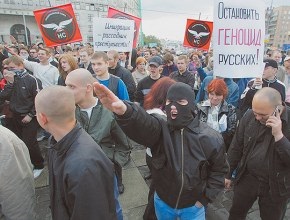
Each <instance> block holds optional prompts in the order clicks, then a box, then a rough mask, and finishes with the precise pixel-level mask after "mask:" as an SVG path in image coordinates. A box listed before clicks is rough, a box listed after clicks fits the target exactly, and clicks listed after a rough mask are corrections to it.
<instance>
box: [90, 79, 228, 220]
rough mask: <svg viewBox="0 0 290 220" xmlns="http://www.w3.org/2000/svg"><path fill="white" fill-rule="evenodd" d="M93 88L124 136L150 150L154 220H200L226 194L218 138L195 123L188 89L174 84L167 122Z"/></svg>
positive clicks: (219, 140)
mask: <svg viewBox="0 0 290 220" xmlns="http://www.w3.org/2000/svg"><path fill="white" fill-rule="evenodd" d="M94 87H95V92H96V95H97V96H98V98H99V100H100V101H101V102H102V103H103V105H104V106H105V107H106V108H108V109H109V110H111V111H113V112H114V113H115V115H116V118H117V122H118V124H119V125H120V127H121V128H122V129H123V131H124V132H125V133H126V134H127V135H128V136H129V137H130V138H131V139H133V140H134V141H136V142H137V143H140V144H142V145H144V146H150V148H151V152H152V155H153V157H152V164H153V169H152V178H153V181H154V184H155V187H156V192H155V194H154V206H155V212H156V216H157V218H158V219H166V220H170V219H172V220H175V219H177V218H179V219H198V220H204V219H205V210H204V206H206V205H207V204H208V202H212V201H213V200H214V199H215V198H216V197H217V195H218V194H219V193H220V192H222V191H223V189H224V178H225V174H226V172H227V166H226V160H225V156H224V155H225V154H224V142H223V138H222V136H221V135H220V134H219V133H218V132H216V131H214V130H213V129H211V128H209V127H208V126H207V125H206V124H205V123H202V122H199V119H198V118H197V117H195V115H196V114H195V104H194V101H195V98H194V93H193V91H192V89H191V87H190V86H188V85H186V84H184V83H175V84H174V85H172V86H171V87H170V88H169V90H168V93H167V97H166V107H165V110H166V114H167V121H166V120H164V118H161V117H160V116H158V115H149V114H147V113H146V112H145V111H144V110H143V109H142V108H140V107H138V106H137V105H135V104H133V103H129V102H123V101H121V100H119V99H118V98H117V97H116V96H115V95H114V94H113V93H112V92H111V91H110V90H108V89H107V88H106V87H104V86H102V85H100V84H99V83H95V84H94Z"/></svg>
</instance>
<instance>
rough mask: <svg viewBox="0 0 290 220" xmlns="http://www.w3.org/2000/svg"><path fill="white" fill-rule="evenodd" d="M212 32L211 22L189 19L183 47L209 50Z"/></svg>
mask: <svg viewBox="0 0 290 220" xmlns="http://www.w3.org/2000/svg"><path fill="white" fill-rule="evenodd" d="M212 31H213V23H212V22H211V21H201V20H192V19H187V23H186V29H185V35H184V41H183V46H185V47H192V48H198V49H201V50H208V49H209V46H210V40H211V35H212Z"/></svg>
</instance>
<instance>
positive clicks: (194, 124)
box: [170, 116, 200, 134]
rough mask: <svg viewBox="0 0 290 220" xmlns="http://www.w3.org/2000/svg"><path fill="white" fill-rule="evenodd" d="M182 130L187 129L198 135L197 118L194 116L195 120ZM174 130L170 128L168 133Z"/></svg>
mask: <svg viewBox="0 0 290 220" xmlns="http://www.w3.org/2000/svg"><path fill="white" fill-rule="evenodd" d="M184 128H188V129H189V130H191V131H193V132H194V133H197V134H198V133H200V127H199V118H198V117H197V116H195V118H194V119H193V120H192V121H191V122H190V123H189V124H188V125H187V126H185V127H184ZM173 130H174V128H173V127H170V131H173Z"/></svg>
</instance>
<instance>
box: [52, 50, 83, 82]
mask: <svg viewBox="0 0 290 220" xmlns="http://www.w3.org/2000/svg"><path fill="white" fill-rule="evenodd" d="M58 62H59V66H58V70H59V75H60V76H59V78H58V83H57V84H58V85H61V86H65V79H66V76H67V75H68V74H69V73H70V72H71V71H73V70H75V69H78V68H79V66H78V63H77V61H76V59H75V58H74V57H73V56H72V55H70V54H62V55H60V57H59V59H58Z"/></svg>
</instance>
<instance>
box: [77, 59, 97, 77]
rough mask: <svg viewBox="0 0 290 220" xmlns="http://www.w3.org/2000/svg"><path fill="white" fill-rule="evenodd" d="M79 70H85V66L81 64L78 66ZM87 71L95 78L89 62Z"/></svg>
mask: <svg viewBox="0 0 290 220" xmlns="http://www.w3.org/2000/svg"><path fill="white" fill-rule="evenodd" d="M79 68H84V69H85V65H84V64H83V63H81V64H79ZM87 70H88V71H89V72H90V73H91V74H92V75H93V76H95V75H96V74H95V72H94V70H93V67H92V63H91V62H90V64H89V65H88V68H87Z"/></svg>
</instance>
